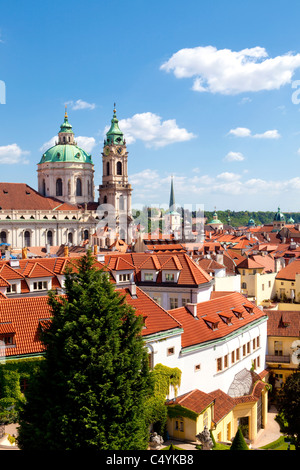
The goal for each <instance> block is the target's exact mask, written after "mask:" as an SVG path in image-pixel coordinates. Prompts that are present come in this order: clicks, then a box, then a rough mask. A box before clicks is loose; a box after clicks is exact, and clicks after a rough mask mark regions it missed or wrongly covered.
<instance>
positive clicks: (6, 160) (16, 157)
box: [0, 144, 30, 165]
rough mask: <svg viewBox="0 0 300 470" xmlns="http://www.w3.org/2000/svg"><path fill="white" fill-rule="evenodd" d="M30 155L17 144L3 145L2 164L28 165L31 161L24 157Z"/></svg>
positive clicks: (0, 161)
mask: <svg viewBox="0 0 300 470" xmlns="http://www.w3.org/2000/svg"><path fill="white" fill-rule="evenodd" d="M29 153H30V152H28V151H27V150H22V149H21V148H20V147H19V145H17V144H10V145H3V146H1V147H0V164H3V165H4V164H6V165H16V164H23V165H26V164H27V163H29V161H28V160H27V159H26V158H24V156H25V155H29Z"/></svg>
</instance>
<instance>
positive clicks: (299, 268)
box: [0, 259, 300, 281]
mask: <svg viewBox="0 0 300 470" xmlns="http://www.w3.org/2000/svg"><path fill="white" fill-rule="evenodd" d="M299 273H300V260H298V259H296V260H295V261H292V262H291V263H289V264H288V265H287V266H285V268H282V269H281V270H280V271H279V272H278V274H277V276H276V279H283V280H286V281H295V278H296V274H299ZM0 274H1V272H0Z"/></svg>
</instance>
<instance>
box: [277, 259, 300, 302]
mask: <svg viewBox="0 0 300 470" xmlns="http://www.w3.org/2000/svg"><path fill="white" fill-rule="evenodd" d="M275 291H276V296H277V298H278V299H280V300H292V301H295V302H300V260H298V259H296V260H294V261H291V262H290V263H289V264H288V265H287V266H285V267H284V268H282V269H281V270H280V271H279V272H278V273H277V275H276V281H275Z"/></svg>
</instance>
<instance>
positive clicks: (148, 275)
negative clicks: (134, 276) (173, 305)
mask: <svg viewBox="0 0 300 470" xmlns="http://www.w3.org/2000/svg"><path fill="white" fill-rule="evenodd" d="M144 280H145V281H153V273H145V274H144Z"/></svg>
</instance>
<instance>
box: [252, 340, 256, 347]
mask: <svg viewBox="0 0 300 470" xmlns="http://www.w3.org/2000/svg"><path fill="white" fill-rule="evenodd" d="M252 348H253V349H256V341H255V338H254V339H253V340H252Z"/></svg>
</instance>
